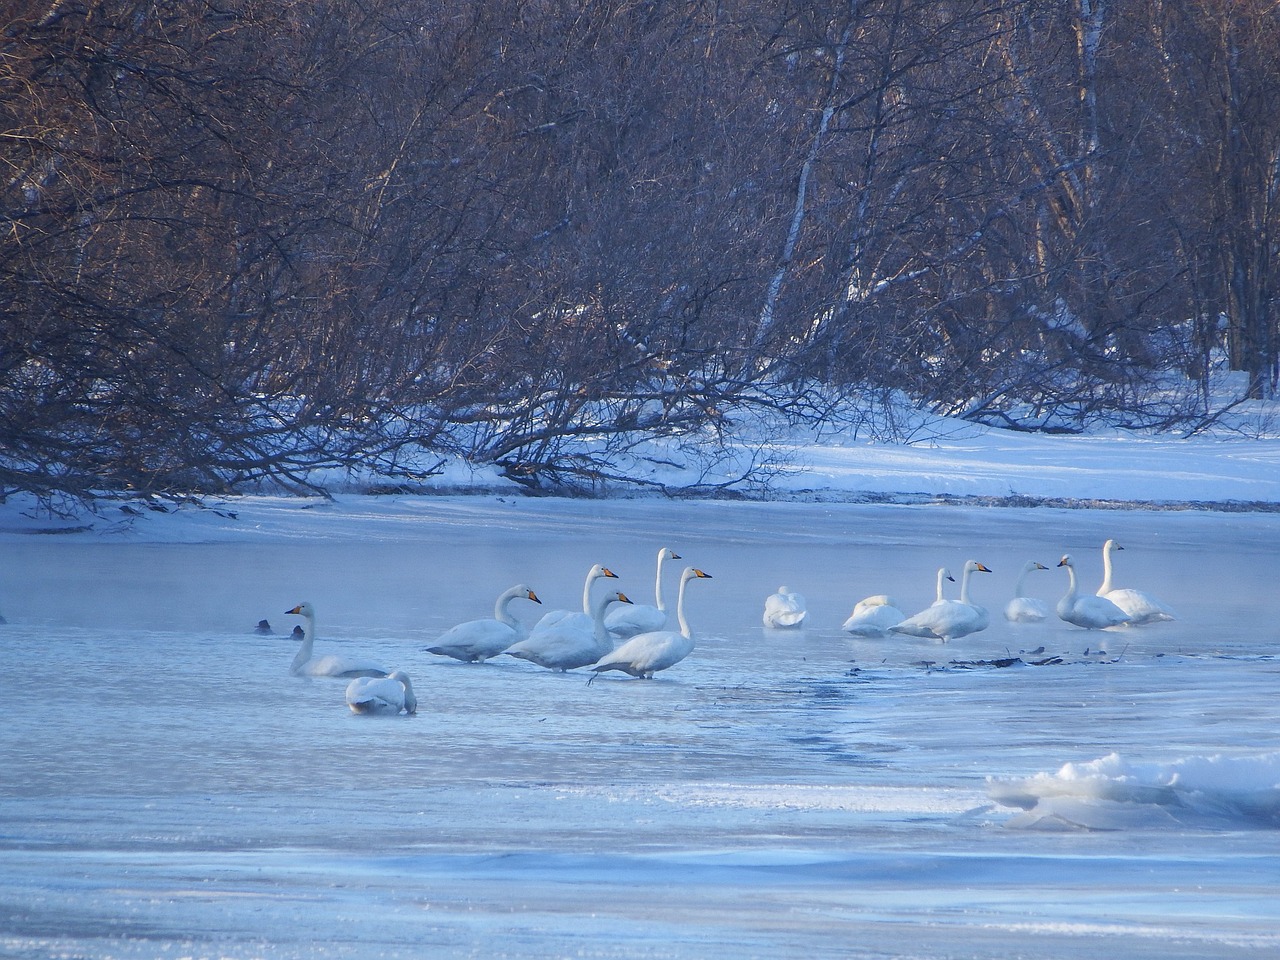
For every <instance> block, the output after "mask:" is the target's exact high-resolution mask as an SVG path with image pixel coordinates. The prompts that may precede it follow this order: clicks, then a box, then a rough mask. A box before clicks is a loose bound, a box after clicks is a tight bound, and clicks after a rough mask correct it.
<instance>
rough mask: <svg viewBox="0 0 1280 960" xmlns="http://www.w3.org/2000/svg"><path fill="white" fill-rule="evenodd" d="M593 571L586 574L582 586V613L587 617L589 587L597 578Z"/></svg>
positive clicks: (589, 596) (589, 603)
mask: <svg viewBox="0 0 1280 960" xmlns="http://www.w3.org/2000/svg"><path fill="white" fill-rule="evenodd" d="M598 576H599V574H597V573H596V572H595V571H594V570H592V571H591V572H590V573H588V574H587V580H586V583H584V584H583V585H582V612H583V613H585V614H586V615H587V616H588V617H589V616H591V585H592V584H593V583H595V582H596V577H598Z"/></svg>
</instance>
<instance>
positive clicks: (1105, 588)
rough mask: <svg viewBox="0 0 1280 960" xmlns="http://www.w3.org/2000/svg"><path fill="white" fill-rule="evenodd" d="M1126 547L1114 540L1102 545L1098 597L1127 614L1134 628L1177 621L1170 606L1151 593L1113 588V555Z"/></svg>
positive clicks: (1129, 622)
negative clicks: (1164, 621)
mask: <svg viewBox="0 0 1280 960" xmlns="http://www.w3.org/2000/svg"><path fill="white" fill-rule="evenodd" d="M1123 549H1124V547H1122V546H1120V544H1118V543H1116V542H1115V541H1114V540H1108V541H1107V542H1106V543H1104V544H1103V545H1102V586H1100V587H1099V588H1098V596H1100V597H1106V598H1107V599H1108V600H1110V601H1111V602H1112V603H1114V604H1115V605H1116V606H1117V607H1119V608H1120V609H1121V610H1123V611H1124V612H1125V616H1126V618H1127V619H1126V622H1127V623H1128V624H1129V625H1130V626H1132V627H1136V626H1141V625H1142V624H1144V623H1159V622H1160V621H1161V620H1177V619H1178V618H1177V616H1176V615H1175V614H1174V612H1173V611H1172V610H1171V609H1169V606H1168V605H1167V604H1165V603H1162V602H1161V601H1159V600H1157V599H1156V598H1155V597H1153V596H1151V594H1149V593H1144V592H1143V591H1141V590H1133V589H1130V588H1127V587H1122V588H1120V589H1118V590H1117V589H1114V588H1113V587H1112V586H1111V555H1112V554H1113V553H1115V552H1116V551H1117V550H1123Z"/></svg>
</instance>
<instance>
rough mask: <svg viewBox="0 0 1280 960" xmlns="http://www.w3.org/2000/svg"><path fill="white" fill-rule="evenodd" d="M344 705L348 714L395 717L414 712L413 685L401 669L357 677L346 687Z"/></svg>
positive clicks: (415, 698)
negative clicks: (349, 710)
mask: <svg viewBox="0 0 1280 960" xmlns="http://www.w3.org/2000/svg"><path fill="white" fill-rule="evenodd" d="M347 706H349V707H350V708H351V712H352V713H362V714H374V713H377V714H398V713H399V712H400V711H401V710H403V711H404V712H405V713H417V712H418V698H417V697H415V696H414V695H413V684H412V683H410V682H409V675H408V674H407V673H405V672H404V671H403V670H393V671H392V672H391V673H389V674H387V675H386V676H385V677H357V678H356V679H354V680H352V681H351V682H350V683H349V684H347Z"/></svg>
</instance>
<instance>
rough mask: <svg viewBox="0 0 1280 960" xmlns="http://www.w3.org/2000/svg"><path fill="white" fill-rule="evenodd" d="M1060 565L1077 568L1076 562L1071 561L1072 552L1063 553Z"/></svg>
mask: <svg viewBox="0 0 1280 960" xmlns="http://www.w3.org/2000/svg"><path fill="white" fill-rule="evenodd" d="M1058 566H1060V567H1071V568H1073V569H1074V568H1075V564H1074V563H1072V562H1071V554H1069V553H1064V554H1063V555H1062V559H1061V560H1059V561H1058Z"/></svg>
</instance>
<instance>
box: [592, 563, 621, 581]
mask: <svg viewBox="0 0 1280 960" xmlns="http://www.w3.org/2000/svg"><path fill="white" fill-rule="evenodd" d="M587 576H588V578H590V579H592V580H596V579H599V578H600V577H612V578H613V579H614V580H617V579H618V575H617V574H616V573H614V572H613V571H612V570H610V569H609V568H608V567H606V566H604V565H603V564H600V563H597V564H596V565H595V566H594V567H592V568H591V572H590V573H588V574H587Z"/></svg>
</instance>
